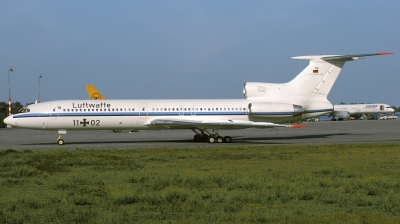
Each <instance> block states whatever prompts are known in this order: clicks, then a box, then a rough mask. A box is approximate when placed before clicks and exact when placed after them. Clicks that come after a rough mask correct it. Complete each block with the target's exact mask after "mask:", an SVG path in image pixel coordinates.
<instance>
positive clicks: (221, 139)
mask: <svg viewBox="0 0 400 224" xmlns="http://www.w3.org/2000/svg"><path fill="white" fill-rule="evenodd" d="M216 142H217V143H222V142H224V138H222V137H221V136H218V137H217V138H216Z"/></svg>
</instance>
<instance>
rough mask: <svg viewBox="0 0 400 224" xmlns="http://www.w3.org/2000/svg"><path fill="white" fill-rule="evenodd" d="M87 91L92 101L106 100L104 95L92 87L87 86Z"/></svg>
mask: <svg viewBox="0 0 400 224" xmlns="http://www.w3.org/2000/svg"><path fill="white" fill-rule="evenodd" d="M86 90H87V92H88V95H89V98H90V99H91V100H105V98H104V97H103V95H101V93H100V92H99V91H97V89H96V88H94V86H92V85H86Z"/></svg>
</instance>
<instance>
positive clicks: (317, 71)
mask: <svg viewBox="0 0 400 224" xmlns="http://www.w3.org/2000/svg"><path fill="white" fill-rule="evenodd" d="M387 54H391V53H387V52H381V53H374V54H358V55H319V56H300V57H293V59H299V60H309V61H310V63H309V64H308V66H307V67H306V68H305V69H304V70H303V71H302V72H301V73H300V74H299V75H297V76H296V77H295V78H294V79H293V80H292V81H290V82H289V83H287V86H286V87H285V89H286V94H287V95H298V96H309V97H324V98H326V96H327V95H328V94H329V92H330V91H331V89H332V86H333V84H334V83H335V81H336V79H337V77H338V76H339V73H340V71H341V70H342V68H343V66H344V64H345V63H346V62H347V61H353V60H356V59H359V58H361V57H366V56H379V55H387Z"/></svg>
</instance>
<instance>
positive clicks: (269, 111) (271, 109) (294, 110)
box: [249, 102, 304, 117]
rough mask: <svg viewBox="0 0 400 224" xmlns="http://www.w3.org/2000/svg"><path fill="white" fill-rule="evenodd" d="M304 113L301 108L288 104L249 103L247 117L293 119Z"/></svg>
mask: <svg viewBox="0 0 400 224" xmlns="http://www.w3.org/2000/svg"><path fill="white" fill-rule="evenodd" d="M303 113H304V110H303V107H302V106H299V105H294V104H289V103H267V102H266V103H250V104H249V115H250V116H253V117H294V116H300V115H301V114H303Z"/></svg>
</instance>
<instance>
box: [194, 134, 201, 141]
mask: <svg viewBox="0 0 400 224" xmlns="http://www.w3.org/2000/svg"><path fill="white" fill-rule="evenodd" d="M193 138H194V141H195V142H201V135H200V134H195V135H194V137H193Z"/></svg>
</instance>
